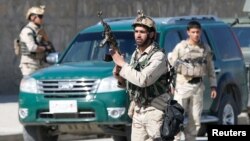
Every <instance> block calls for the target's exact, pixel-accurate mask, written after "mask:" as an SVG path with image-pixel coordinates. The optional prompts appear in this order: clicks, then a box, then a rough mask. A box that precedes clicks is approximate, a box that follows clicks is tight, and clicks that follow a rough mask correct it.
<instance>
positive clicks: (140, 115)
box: [131, 106, 164, 141]
mask: <svg viewBox="0 0 250 141" xmlns="http://www.w3.org/2000/svg"><path fill="white" fill-rule="evenodd" d="M163 115H164V113H163V112H162V111H160V110H158V109H156V108H154V107H152V106H149V107H147V108H139V107H138V106H135V107H134V112H133V122H132V134H131V140H132V141H153V140H155V139H158V138H160V128H161V126H162V123H163Z"/></svg>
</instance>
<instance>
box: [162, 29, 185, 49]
mask: <svg viewBox="0 0 250 141" xmlns="http://www.w3.org/2000/svg"><path fill="white" fill-rule="evenodd" d="M180 41H181V39H180V35H179V33H178V31H176V30H173V31H170V32H168V33H167V34H166V36H165V43H164V49H165V51H166V52H172V50H173V49H174V47H175V46H176V44H178V43H179V42H180Z"/></svg>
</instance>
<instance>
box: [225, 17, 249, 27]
mask: <svg viewBox="0 0 250 141" xmlns="http://www.w3.org/2000/svg"><path fill="white" fill-rule="evenodd" d="M222 21H224V22H225V23H227V24H229V25H232V27H250V18H249V17H237V18H223V19H222Z"/></svg>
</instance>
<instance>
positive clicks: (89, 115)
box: [38, 110, 96, 119]
mask: <svg viewBox="0 0 250 141" xmlns="http://www.w3.org/2000/svg"><path fill="white" fill-rule="evenodd" d="M95 117H96V115H95V112H94V111H93V110H84V111H80V112H77V113H50V112H49V111H40V112H38V118H43V119H69V118H73V119H77V118H81V119H94V118H95Z"/></svg>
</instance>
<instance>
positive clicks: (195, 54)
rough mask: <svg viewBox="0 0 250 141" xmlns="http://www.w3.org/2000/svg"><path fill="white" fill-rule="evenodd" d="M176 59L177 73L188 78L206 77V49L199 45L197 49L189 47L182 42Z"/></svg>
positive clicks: (185, 42) (201, 44)
mask: <svg viewBox="0 0 250 141" xmlns="http://www.w3.org/2000/svg"><path fill="white" fill-rule="evenodd" d="M180 44H181V47H180V48H179V52H178V56H179V58H178V59H177V62H178V63H177V70H176V72H177V73H180V74H182V75H184V76H188V77H202V76H204V75H206V65H207V60H206V58H207V55H208V49H207V47H206V46H205V45H204V44H203V43H200V44H199V45H198V47H189V46H188V44H187V41H182V42H181V43H180Z"/></svg>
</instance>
